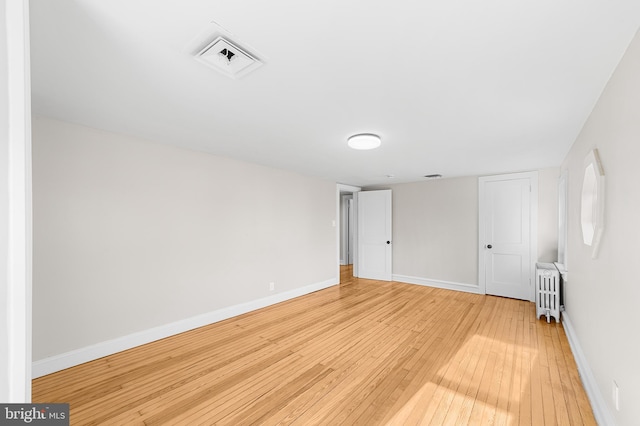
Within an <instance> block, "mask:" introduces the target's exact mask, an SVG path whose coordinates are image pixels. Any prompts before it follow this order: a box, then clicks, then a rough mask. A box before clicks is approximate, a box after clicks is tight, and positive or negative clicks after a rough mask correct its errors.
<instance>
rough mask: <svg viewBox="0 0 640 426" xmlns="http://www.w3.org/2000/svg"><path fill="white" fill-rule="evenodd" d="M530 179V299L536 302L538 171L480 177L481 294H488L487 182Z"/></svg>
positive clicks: (479, 250)
mask: <svg viewBox="0 0 640 426" xmlns="http://www.w3.org/2000/svg"><path fill="white" fill-rule="evenodd" d="M527 178H528V179H529V182H530V184H531V192H530V193H529V194H530V195H529V196H530V198H529V201H530V203H529V209H530V219H531V222H530V225H529V232H530V236H529V237H530V238H529V264H530V265H531V267H530V273H529V301H531V302H535V300H536V295H535V286H534V285H533V283H535V274H536V268H535V266H536V262H537V259H538V172H537V171H532V172H521V173H509V174H504V175H493V176H481V177H479V178H478V288H479V290H480V293H481V294H487V281H486V279H487V277H486V264H485V251H484V243H485V241H486V230H485V229H484V226H483V223H484V220H483V218H484V215H485V214H486V209H487V206H486V203H485V189H484V187H485V185H484V184H485V183H486V182H496V181H504V180H513V179H527Z"/></svg>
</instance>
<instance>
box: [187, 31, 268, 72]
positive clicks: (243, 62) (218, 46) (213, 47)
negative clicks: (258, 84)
mask: <svg viewBox="0 0 640 426" xmlns="http://www.w3.org/2000/svg"><path fill="white" fill-rule="evenodd" d="M196 60H197V61H199V62H201V63H203V64H205V65H207V66H208V67H211V68H213V69H214V70H216V71H218V72H221V73H222V74H224V75H226V76H228V77H231V78H239V77H242V76H244V75H246V74H248V73H250V72H251V71H253V70H255V69H256V68H258V67H260V66H262V62H260V60H259V59H258V58H256V57H255V56H253V55H251V54H250V53H249V52H247V51H246V50H243V49H241V48H240V47H238V46H237V45H235V44H234V43H233V42H231V41H230V40H228V39H226V38H224V37H218V38H216V39H215V40H213V41H212V42H211V43H209V44H208V45H207V47H205V48H204V49H202V50H201V51H200V52H199V53H198V54H197V55H196Z"/></svg>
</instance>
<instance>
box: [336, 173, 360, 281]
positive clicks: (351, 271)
mask: <svg viewBox="0 0 640 426" xmlns="http://www.w3.org/2000/svg"><path fill="white" fill-rule="evenodd" d="M359 191H360V188H358V187H355V186H349V185H342V184H338V190H337V192H338V194H337V195H338V200H337V201H338V202H337V206H338V211H337V214H336V217H337V219H338V220H337V222H338V223H337V228H338V229H337V237H338V276H339V277H340V283H345V282H348V281H350V280H351V279H352V278H353V277H354V276H357V270H358V267H357V264H356V259H357V255H356V250H357V238H358V237H357V232H356V229H357V225H356V220H357V213H356V212H357V200H356V196H355V193H356V192H359Z"/></svg>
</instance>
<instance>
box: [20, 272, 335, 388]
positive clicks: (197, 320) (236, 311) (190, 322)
mask: <svg viewBox="0 0 640 426" xmlns="http://www.w3.org/2000/svg"><path fill="white" fill-rule="evenodd" d="M339 283H340V280H339V279H338V278H332V279H330V280H327V281H323V282H320V283H316V284H310V285H307V286H305V287H300V288H296V289H294V290H289V291H285V292H282V293H278V294H274V295H273V296H269V297H264V298H262V299H258V300H252V301H250V302H246V303H241V304H239V305H234V306H229V307H227V308H222V309H218V310H216V311H212V312H208V313H206V314H202V315H197V316H195V317H191V318H186V319H184V320H180V321H176V322H173V323H170V324H166V325H162V326H159V327H154V328H151V329H149V330H144V331H140V332H137V333H133V334H129V335H126V336H122V337H118V338H116V339H113V340H108V341H105V342H100V343H96V344H95V345H91V346H87V347H84V348H80V349H76V350H73V351H70V352H65V353H63V354H60V355H55V356H52V357H49V358H45V359H42V360H38V361H35V362H33V364H32V377H33V378H36V377H41V376H45V375H47V374H51V373H55V372H56V371H60V370H64V369H65V368H69V367H73V366H75V365H79V364H83V363H85V362H89V361H93V360H95V359H98V358H102V357H105V356H108V355H112V354H115V353H117V352H121V351H124V350H127V349H131V348H134V347H136V346H140V345H144V344H146V343H150V342H153V341H155V340H160V339H164V338H165V337H169V336H173V335H175V334H178V333H183V332H185V331H189V330H193V329H194V328H198V327H202V326H205V325H209V324H213V323H215V322H218V321H222V320H225V319H228V318H231V317H235V316H238V315H242V314H245V313H247V312H251V311H255V310H256V309H261V308H264V307H267V306H270V305H275V304H276V303H280V302H284V301H286V300H289V299H293V298H296V297H300V296H304V295H305V294H309V293H313V292H314V291H318V290H323V289H325V288H328V287H331V286H334V285H336V284H339Z"/></svg>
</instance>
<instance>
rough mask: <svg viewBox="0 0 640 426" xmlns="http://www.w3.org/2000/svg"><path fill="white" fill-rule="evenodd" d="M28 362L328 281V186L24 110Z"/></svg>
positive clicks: (332, 187) (332, 192)
mask: <svg viewBox="0 0 640 426" xmlns="http://www.w3.org/2000/svg"><path fill="white" fill-rule="evenodd" d="M33 130H34V134H33V163H34V170H33V185H34V285H33V288H34V295H33V311H34V319H33V336H34V348H33V350H34V359H35V360H42V359H44V358H46V357H51V356H55V355H59V354H62V353H65V352H68V351H72V350H75V349H79V348H83V347H87V346H89V345H92V344H96V343H99V342H103V341H106V340H109V339H115V338H119V337H121V336H125V335H128V334H131V333H135V332H139V331H142V330H146V329H150V328H152V327H157V326H162V325H164V324H168V323H172V322H175V321H180V320H182V319H185V318H189V317H193V316H196V315H199V314H203V313H207V312H211V311H214V310H219V309H222V308H225V307H229V306H234V305H237V304H241V303H245V302H248V301H252V300H256V299H260V298H264V297H268V296H269V295H271V294H273V293H271V292H270V291H269V288H268V287H269V282H270V281H273V282H275V285H276V293H277V292H283V291H289V290H293V289H296V288H300V287H303V286H307V285H311V284H315V283H319V282H325V281H327V280H334V281H335V283H337V282H338V279H339V277H337V276H336V275H335V273H336V259H337V253H336V250H337V241H336V230H335V228H333V226H332V221H333V220H336V219H337V218H336V217H335V214H336V210H337V206H336V184H335V183H334V182H329V181H325V180H320V179H316V178H310V177H305V176H301V175H298V174H294V173H290V172H285V171H281V170H276V169H272V168H267V167H262V166H258V165H253V164H248V163H243V162H239V161H234V160H229V159H224V158H220V157H216V156H213V155H208V154H203V153H198V152H193V151H186V150H182V149H178V148H174V147H170V146H164V145H159V144H154V143H150V142H147V141H143V140H139V139H135V138H132V137H127V136H122V135H117V134H113V133H108V132H103V131H99V130H95V129H91V128H87V127H82V126H78V125H74V124H69V123H64V122H60V121H55V120H51V119H45V118H36V119H34V128H33Z"/></svg>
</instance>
